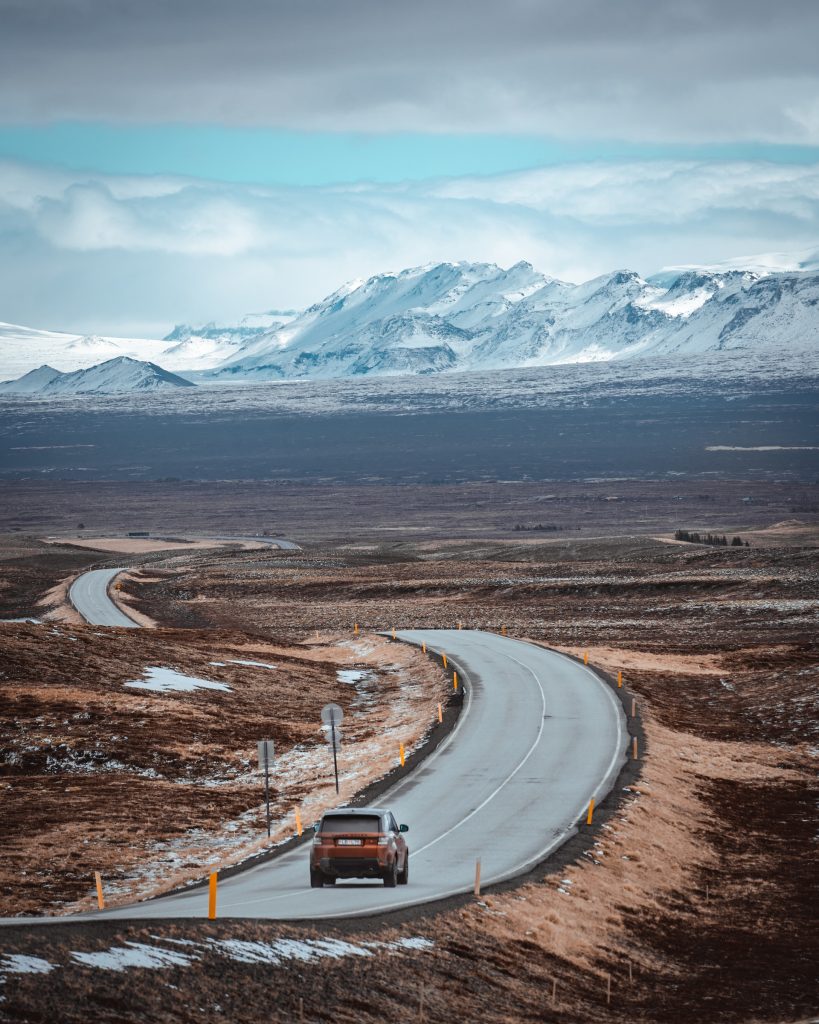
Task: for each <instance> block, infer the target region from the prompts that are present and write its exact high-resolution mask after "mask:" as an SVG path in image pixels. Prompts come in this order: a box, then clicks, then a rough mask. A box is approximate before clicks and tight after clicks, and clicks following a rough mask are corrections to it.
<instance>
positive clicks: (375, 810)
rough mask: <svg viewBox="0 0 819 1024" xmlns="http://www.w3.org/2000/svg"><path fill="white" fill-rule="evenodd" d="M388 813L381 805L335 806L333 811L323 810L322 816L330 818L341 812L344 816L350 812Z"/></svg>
mask: <svg viewBox="0 0 819 1024" xmlns="http://www.w3.org/2000/svg"><path fill="white" fill-rule="evenodd" d="M389 813H390V812H389V811H388V810H385V809H384V808H383V807H337V808H336V809H335V810H333V811H325V812H324V817H325V818H332V817H333V816H334V815H336V814H343V815H344V817H345V818H346V817H347V816H348V815H350V814H354V815H355V814H368V815H370V816H372V815H373V814H378V815H379V816H380V815H383V814H389Z"/></svg>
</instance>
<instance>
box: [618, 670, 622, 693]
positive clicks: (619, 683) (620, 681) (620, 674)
mask: <svg viewBox="0 0 819 1024" xmlns="http://www.w3.org/2000/svg"><path fill="white" fill-rule="evenodd" d="M622 685H623V673H622V672H618V673H617V689H618V690H619V689H620V688H621V687H622Z"/></svg>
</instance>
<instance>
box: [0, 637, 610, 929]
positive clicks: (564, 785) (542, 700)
mask: <svg viewBox="0 0 819 1024" xmlns="http://www.w3.org/2000/svg"><path fill="white" fill-rule="evenodd" d="M399 635H400V636H401V637H402V638H403V639H406V640H410V641H413V642H415V643H420V642H421V641H422V640H425V641H426V643H427V645H428V646H429V647H431V648H432V649H433V650H444V651H446V653H447V655H448V657H449V659H450V663H454V665H455V667H460V669H461V670H462V671H463V670H465V671H466V673H467V674H468V677H469V679H470V680H471V686H470V687H469V688H468V690H467V699H466V702H465V704H464V710H463V713H462V715H461V718H460V720H459V723H458V725H457V727H456V729H455V730H454V731H453V733H452V734H451V735H450V736H449V737H448V738H447V740H446V741H445V742H444V743H443V744H442V745H441V746H440V747H439V748H438V750H437V751H436V752H435V753H433V754H432V755H431V756H430V757H429V758H427V759H426V760H425V761H424V762H423V763H422V764H421V765H420V766H419V767H418V768H417V769H416V770H415V771H414V772H412V773H411V775H409V776H408V777H407V778H406V779H405V780H403V781H401V782H399V783H398V784H397V785H396V786H395V787H394V789H393V790H392V792H391V793H390V794H389V795H388V796H386V797H383V798H381V799H380V800H379V801H378V803H379V805H385V806H390V807H392V808H393V810H394V811H395V814H396V816H397V817H398V819H399V821H401V822H406V823H407V824H408V825H409V826H410V832H409V834H408V836H407V839H408V841H409V845H410V883H409V885H408V886H406V887H401V888H399V889H387V888H385V887H384V886H383V885H381V884H380V883H378V882H366V881H361V882H339V883H337V884H336V886H335V887H333V888H324V889H310V888H309V880H308V857H309V848H308V847H307V846H302V847H297V848H295V849H294V850H292V851H290V852H289V853H287V854H285V855H283V856H282V857H281V858H279V859H277V860H274V861H271V862H268V863H267V864H261V865H259V866H257V867H254V868H251V869H250V870H248V871H246V872H243V873H242V874H239V875H235V876H234V877H232V878H229V879H225V880H223V881H222V882H220V884H219V899H218V914H219V916H220V917H251V918H274V919H282V920H286V919H298V918H333V917H355V916H362V915H366V914H371V913H374V912H378V911H384V910H390V909H395V908H398V907H402V906H408V905H410V904H417V903H424V902H429V901H433V900H437V899H441V898H443V897H445V896H448V895H453V894H456V893H460V892H467V891H469V890H471V888H472V885H473V882H474V872H475V858H476V857H480V858H481V863H482V879H483V883H484V884H485V885H487V884H490V883H492V882H498V881H500V880H502V879H506V878H511V877H513V876H515V875H519V874H521V873H523V872H525V871H526V870H527V869H528V868H530V867H532V866H534V865H535V864H536V863H538V862H539V861H541V860H542V859H543V858H544V857H545V856H546V855H547V854H548V853H550V852H551V851H552V850H554V849H555V848H556V847H558V846H559V845H560V844H561V843H563V842H564V841H565V840H566V839H567V838H568V837H569V836H571V835H573V834H574V832H575V831H576V828H575V825H576V822H577V821H578V819H579V818H581V817H583V816H584V815H585V813H586V808H587V806H588V801H589V798H590V797H591V796H594V797H595V798H596V800H598V801H599V800H600V799H601V798H602V797H603V796H604V795H605V794H606V793H607V792H608V791H609V790H610V789H611V787H612V785H613V784H614V781H615V779H616V777H617V774H618V772H619V769H620V766H621V765H622V763H623V761H624V759H625V751H626V744H627V739H628V737H627V732H626V728H625V719H624V715H623V711H622V708H621V706H620V703H619V701H618V700H617V699H616V698H615V696H614V695H613V693H612V691H611V690H610V688H609V687H608V686H606V684H605V683H603V682H602V681H601V680H600V679H599V678H598V677H597V676H596V675H595V674H594V673H593V672H592V671H591V670H590V669H588V668H584V667H583V666H582V665H578V664H577V663H576V662H574V661H571V660H570V659H568V658H565V657H563V656H562V655H559V654H555V653H553V652H551V651H546V650H543V649H542V648H539V647H534V646H532V645H530V644H526V643H523V642H521V641H517V640H512V639H510V638H507V637H500V636H496V635H494V634H491V633H482V632H478V631H470V630H452V631H436V630H425V631H413V632H404V633H401V634H399ZM342 756H343V753H342ZM206 914H207V891H206V890H205V889H198V890H195V891H188V892H184V893H180V894H178V895H175V896H169V897H163V898H161V899H158V900H153V901H150V902H146V903H142V904H137V905H134V906H131V907H127V908H122V909H118V910H112V911H106V912H104V913H102V914H99V913H98V914H94V915H93V916H94V917H95V918H99V917H112V918H174V917H204V916H206ZM17 920H18V923H19V919H17ZM62 920H65V919H64V918H63V919H62Z"/></svg>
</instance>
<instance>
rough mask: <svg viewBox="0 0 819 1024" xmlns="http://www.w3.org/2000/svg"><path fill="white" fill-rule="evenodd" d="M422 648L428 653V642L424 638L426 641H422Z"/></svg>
mask: <svg viewBox="0 0 819 1024" xmlns="http://www.w3.org/2000/svg"><path fill="white" fill-rule="evenodd" d="M421 650H422V651H423V652H424V654H426V653H427V643H426V640H424V641H423V642H422V643H421Z"/></svg>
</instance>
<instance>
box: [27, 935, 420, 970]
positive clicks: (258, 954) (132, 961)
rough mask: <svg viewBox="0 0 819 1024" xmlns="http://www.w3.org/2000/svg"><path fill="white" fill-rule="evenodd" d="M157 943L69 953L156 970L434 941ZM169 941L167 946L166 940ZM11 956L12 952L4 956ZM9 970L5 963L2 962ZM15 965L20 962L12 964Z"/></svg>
mask: <svg viewBox="0 0 819 1024" xmlns="http://www.w3.org/2000/svg"><path fill="white" fill-rule="evenodd" d="M152 937H153V938H155V939H157V940H158V941H159V942H163V943H165V945H163V946H152V945H148V944H147V943H144V942H130V941H127V942H126V943H125V944H124V945H122V946H111V948H110V949H106V950H102V951H97V952H91V953H86V952H81V951H74V952H72V953H71V957H72V959H73V960H74V961H76V962H77V963H80V964H82V965H83V966H86V967H96V968H99V969H102V970H107V971H125V970H128V968H130V967H142V968H148V969H152V970H158V969H162V968H165V967H189V966H190V965H191V964H192V963H193V962H194V961H196V960H200V959H201V958H202V956H203V955H204V954H205V953H217V954H218V955H219V956H223V957H225V958H226V959H228V960H234V961H236V962H238V963H243V964H274V965H277V964H282V963H285V962H287V961H288V960H295V961H298V962H300V963H309V962H311V961H315V960H321V959H331V960H340V959H341V958H342V957H348V956H360V957H371V956H374V955H376V954H377V953H380V952H384V953H387V954H392V953H400V952H403V951H405V950H422V951H424V950H429V949H432V948H433V946H434V943H433V942H431V941H430V940H429V939H425V938H422V937H421V936H410V937H408V938H406V939H398V940H396V941H394V942H360V943H354V942H345V941H344V940H342V939H329V938H328V939H284V938H283V939H275V940H274V941H272V942H247V941H244V940H242V939H208V940H206V941H205V942H192V941H191V940H190V939H172V938H167V939H163V938H162V937H161V936H159V935H156V936H152ZM168 944H171V945H173V946H175V947H180V946H181V947H182V949H179V948H173V949H168V948H167V945H168ZM183 950H184V952H183ZM9 959H15V958H9ZM16 959H17V960H27V961H36V960H37V958H36V957H16ZM37 962H38V963H39V964H42V965H45V966H44V967H38V968H31V970H33V971H36V972H37V973H44V972H45V971H50V970H53V968H54V966H55V965H54V964H50V963H48V961H46V960H39V961H37ZM8 969H9V970H11V969H10V968H8ZM17 970H18V971H19V970H21V968H17Z"/></svg>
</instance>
